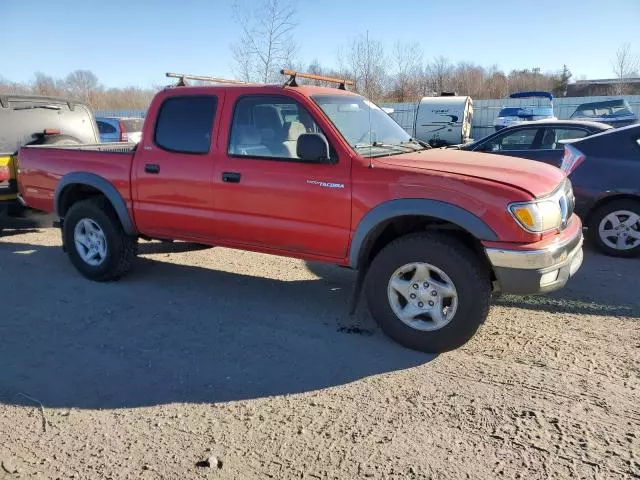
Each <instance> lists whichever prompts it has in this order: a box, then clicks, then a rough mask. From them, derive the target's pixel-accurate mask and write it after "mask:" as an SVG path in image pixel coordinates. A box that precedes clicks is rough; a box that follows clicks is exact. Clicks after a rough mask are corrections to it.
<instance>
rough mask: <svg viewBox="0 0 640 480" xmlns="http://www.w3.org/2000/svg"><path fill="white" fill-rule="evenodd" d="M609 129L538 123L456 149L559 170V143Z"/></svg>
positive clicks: (576, 123) (564, 122)
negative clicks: (492, 154)
mask: <svg viewBox="0 0 640 480" xmlns="http://www.w3.org/2000/svg"><path fill="white" fill-rule="evenodd" d="M612 128H613V127H611V126H610V125H606V124H604V123H597V122H583V121H575V120H540V121H536V122H528V123H524V124H520V125H514V126H512V127H506V128H503V129H502V130H500V131H499V132H495V133H493V134H491V135H488V136H486V137H484V138H481V139H480V140H477V141H475V142H471V143H467V144H465V145H460V146H458V147H457V148H460V149H461V150H470V151H474V152H490V153H497V154H500V155H509V156H512V157H520V158H528V159H530V160H538V161H540V162H545V163H549V164H551V165H554V166H556V167H559V166H560V163H561V162H562V155H563V153H564V144H563V143H562V141H565V140H574V139H577V138H583V137H588V136H589V135H593V134H595V133H601V132H604V131H606V130H611V129H612Z"/></svg>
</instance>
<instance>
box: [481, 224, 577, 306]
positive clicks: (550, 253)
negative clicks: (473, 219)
mask: <svg viewBox="0 0 640 480" xmlns="http://www.w3.org/2000/svg"><path fill="white" fill-rule="evenodd" d="M582 243H583V237H582V230H578V231H577V233H576V235H574V236H573V237H571V238H570V239H568V240H565V241H564V242H558V243H554V244H552V245H550V246H549V247H548V248H545V249H541V250H530V251H523V250H507V249H498V248H487V249H485V250H486V253H487V258H488V259H489V262H490V263H491V265H492V266H493V271H494V273H495V275H496V279H497V281H498V286H499V290H500V292H501V293H511V294H517V295H529V294H536V293H547V292H551V291H553V290H558V289H559V288H562V287H563V286H564V285H565V284H566V283H567V281H568V280H569V278H571V277H572V276H573V275H574V274H575V273H576V272H577V271H578V269H579V268H580V266H581V265H582V260H583V253H582Z"/></svg>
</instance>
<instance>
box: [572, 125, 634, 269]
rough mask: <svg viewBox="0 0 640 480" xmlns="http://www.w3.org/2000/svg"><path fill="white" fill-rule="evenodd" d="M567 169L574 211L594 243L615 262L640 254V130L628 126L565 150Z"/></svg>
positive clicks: (582, 141) (573, 144)
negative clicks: (573, 195) (572, 192)
mask: <svg viewBox="0 0 640 480" xmlns="http://www.w3.org/2000/svg"><path fill="white" fill-rule="evenodd" d="M564 148H565V153H564V158H563V160H562V170H564V171H565V172H567V174H568V175H569V179H570V180H571V183H572V184H573V190H574V194H575V197H576V205H575V211H576V213H577V214H578V215H579V216H580V217H581V218H582V220H583V223H584V225H585V226H586V227H587V228H588V235H589V237H590V238H591V240H592V241H593V243H594V244H595V245H596V246H597V247H598V248H599V249H600V250H602V251H603V252H604V253H606V254H608V255H612V256H616V257H630V256H635V255H639V254H640V125H629V126H626V127H621V128H618V129H615V130H610V131H608V132H605V133H601V134H597V135H593V136H591V137H589V138H585V139H582V140H577V141H574V142H570V143H567V144H566V145H565V147H564Z"/></svg>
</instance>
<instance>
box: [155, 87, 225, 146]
mask: <svg viewBox="0 0 640 480" xmlns="http://www.w3.org/2000/svg"><path fill="white" fill-rule="evenodd" d="M217 105H218V99H217V97H215V96H211V95H207V96H203V95H198V96H180V97H173V98H168V99H166V100H165V101H164V102H163V103H162V106H161V107H160V111H159V112H158V119H157V120H156V130H155V143H156V145H158V147H160V148H162V149H164V150H168V151H171V152H180V153H191V154H205V153H209V148H210V147H211V136H212V135H213V120H214V118H215V115H216V108H217Z"/></svg>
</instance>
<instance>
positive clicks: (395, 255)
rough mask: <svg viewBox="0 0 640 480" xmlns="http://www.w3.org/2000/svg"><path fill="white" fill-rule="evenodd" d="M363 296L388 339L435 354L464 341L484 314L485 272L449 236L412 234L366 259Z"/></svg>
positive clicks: (488, 284)
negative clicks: (369, 263) (368, 261)
mask: <svg viewBox="0 0 640 480" xmlns="http://www.w3.org/2000/svg"><path fill="white" fill-rule="evenodd" d="M366 295H367V301H368V304H369V309H370V311H371V314H372V316H373V317H374V319H375V320H376V321H377V322H378V324H379V325H380V327H381V328H382V330H383V331H384V332H385V333H386V334H387V335H388V336H389V337H391V338H392V339H393V340H395V341H396V342H398V343H400V344H401V345H404V346H405V347H408V348H411V349H413V350H419V351H421V352H428V353H441V352H446V351H449V350H453V349H455V348H457V347H459V346H461V345H463V344H465V343H466V342H467V341H468V340H469V339H471V337H473V335H474V334H475V332H476V331H477V330H478V328H479V327H480V325H481V324H482V323H483V322H484V321H485V319H486V318H487V314H488V312H489V304H490V299H491V282H490V278H489V272H488V269H487V268H486V267H484V266H483V265H482V262H480V260H479V259H478V258H477V256H476V255H475V254H474V253H473V252H472V251H470V250H469V249H468V248H467V247H465V246H464V245H463V244H462V243H460V242H458V241H456V240H455V239H450V238H448V237H446V236H443V235H438V234H433V233H418V234H412V235H408V236H406V237H402V238H399V239H397V240H395V241H393V242H392V243H390V244H389V245H387V246H386V247H385V248H384V249H383V250H382V251H381V252H380V253H379V254H378V255H377V256H376V257H375V258H374V259H373V262H372V263H371V266H370V268H369V271H368V273H367V279H366Z"/></svg>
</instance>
